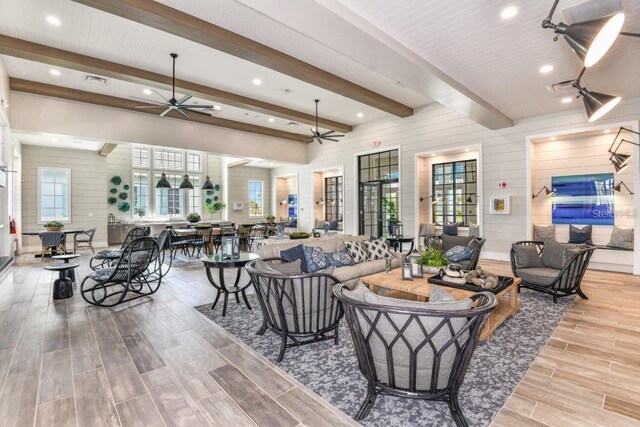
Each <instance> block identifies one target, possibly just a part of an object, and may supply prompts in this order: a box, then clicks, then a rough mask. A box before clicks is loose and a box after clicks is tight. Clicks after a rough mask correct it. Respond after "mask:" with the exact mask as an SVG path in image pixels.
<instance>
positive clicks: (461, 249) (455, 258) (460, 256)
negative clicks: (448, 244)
mask: <svg viewBox="0 0 640 427" xmlns="http://www.w3.org/2000/svg"><path fill="white" fill-rule="evenodd" d="M471 255H473V249H471V248H470V247H469V246H454V247H453V248H451V249H449V250H448V251H446V252H445V253H443V254H442V256H443V257H445V258H446V259H448V260H449V261H451V262H460V261H464V260H466V259H469V258H471Z"/></svg>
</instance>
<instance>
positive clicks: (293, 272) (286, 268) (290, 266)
mask: <svg viewBox="0 0 640 427" xmlns="http://www.w3.org/2000/svg"><path fill="white" fill-rule="evenodd" d="M271 268H273V269H274V270H277V271H278V272H279V273H280V274H284V275H288V276H297V275H299V274H303V273H302V260H300V259H297V260H295V261H292V262H281V263H275V262H274V263H273V264H271Z"/></svg>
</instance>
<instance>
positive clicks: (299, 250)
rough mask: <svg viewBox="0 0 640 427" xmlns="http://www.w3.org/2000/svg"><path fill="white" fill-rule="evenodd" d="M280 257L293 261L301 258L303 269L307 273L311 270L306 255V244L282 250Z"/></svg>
mask: <svg viewBox="0 0 640 427" xmlns="http://www.w3.org/2000/svg"><path fill="white" fill-rule="evenodd" d="M280 258H282V259H283V260H285V261H287V262H293V261H295V260H297V259H299V260H300V261H301V266H300V267H301V268H302V271H303V272H305V273H307V272H308V271H309V270H308V267H307V259H306V258H305V256H304V246H303V245H302V244H299V245H296V246H294V247H292V248H289V249H285V250H282V251H280Z"/></svg>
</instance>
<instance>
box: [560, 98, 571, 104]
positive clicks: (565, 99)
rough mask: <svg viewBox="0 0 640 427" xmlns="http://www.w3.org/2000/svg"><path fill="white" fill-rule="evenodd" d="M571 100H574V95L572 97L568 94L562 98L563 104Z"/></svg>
mask: <svg viewBox="0 0 640 427" xmlns="http://www.w3.org/2000/svg"><path fill="white" fill-rule="evenodd" d="M571 101H573V98H572V97H570V96H567V97H566V98H562V103H563V104H568V103H570V102H571Z"/></svg>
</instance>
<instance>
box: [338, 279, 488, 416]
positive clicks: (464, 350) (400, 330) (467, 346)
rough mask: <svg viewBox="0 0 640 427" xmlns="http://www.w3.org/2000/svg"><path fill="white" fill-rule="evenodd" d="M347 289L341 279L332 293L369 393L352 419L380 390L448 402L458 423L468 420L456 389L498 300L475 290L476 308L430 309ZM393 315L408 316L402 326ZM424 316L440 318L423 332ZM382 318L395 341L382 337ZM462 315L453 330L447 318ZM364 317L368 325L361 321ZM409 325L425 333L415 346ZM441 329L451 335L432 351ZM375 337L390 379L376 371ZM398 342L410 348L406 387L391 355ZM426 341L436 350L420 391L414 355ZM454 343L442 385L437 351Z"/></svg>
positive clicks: (365, 409) (369, 405) (363, 413)
mask: <svg viewBox="0 0 640 427" xmlns="http://www.w3.org/2000/svg"><path fill="white" fill-rule="evenodd" d="M345 288H346V286H345V285H344V284H339V285H337V286H336V287H335V288H334V290H333V292H334V294H335V296H336V297H337V298H338V299H339V300H340V302H341V303H342V305H343V307H344V310H345V315H346V318H347V323H348V325H349V330H350V332H351V338H352V339H353V344H354V347H355V350H356V355H357V357H358V366H359V368H360V372H361V373H362V375H364V377H365V378H366V380H367V394H366V397H365V399H364V402H363V403H362V405H361V407H360V409H359V410H358V412H357V414H356V416H355V420H356V421H360V420H362V419H364V418H365V417H367V415H369V413H370V412H371V409H372V408H373V405H374V403H375V400H376V397H377V396H378V395H379V394H387V395H391V396H396V397H405V398H411V399H420V400H431V401H442V402H446V403H447V404H448V405H449V410H450V411H451V415H452V417H453V419H454V421H455V423H456V425H457V426H467V425H468V424H467V421H466V420H465V418H464V415H463V414H462V410H461V409H460V405H459V403H458V392H459V390H460V387H461V385H462V383H463V381H464V376H465V374H466V372H467V368H468V367H469V362H470V361H471V357H472V356H473V353H474V351H475V348H476V345H477V343H478V340H479V337H480V332H481V331H482V327H483V326H484V324H485V322H486V320H487V318H488V317H489V315H490V314H491V313H492V312H493V310H495V308H496V307H497V305H498V299H497V298H496V296H495V295H493V294H491V293H489V292H480V293H477V294H475V295H473V296H472V297H471V299H472V300H473V302H474V307H472V308H470V309H468V310H433V309H430V308H426V307H425V308H424V309H417V308H405V307H391V306H386V305H376V304H370V303H367V302H360V301H357V300H354V299H352V298H348V297H346V296H345V295H344V294H343V291H344V289H345ZM367 313H371V314H372V316H369V315H367ZM393 314H397V315H404V316H408V317H407V320H406V321H405V322H404V323H403V324H402V325H396V324H395V323H394V321H393V320H392V319H391V317H390V315H393ZM370 317H372V318H373V320H371V318H370ZM423 318H438V319H442V320H441V321H440V323H439V324H438V326H437V327H436V328H434V329H433V330H431V331H427V328H426V327H425V326H424V324H423V323H422V319H423ZM381 319H386V320H387V322H389V324H391V325H393V329H394V330H395V332H396V333H397V335H396V336H395V337H394V339H393V340H391V341H389V340H386V339H385V338H384V336H383V335H382V333H381V332H380V331H379V330H378V329H377V327H378V325H379V324H380V320H381ZM463 319H466V324H464V326H461V327H459V329H458V331H457V332H456V333H454V332H455V330H454V327H453V326H452V323H451V322H452V321H453V320H463ZM363 320H364V321H365V322H366V324H363V323H362V322H363ZM411 324H414V325H419V327H420V328H421V331H422V333H423V334H424V335H425V338H424V340H422V341H421V342H420V343H419V344H418V345H416V346H415V347H413V348H412V346H411V345H410V344H409V341H408V340H407V338H406V337H405V336H404V335H403V334H404V333H405V332H406V331H407V329H408V328H409V326H410V325H411ZM365 328H366V329H368V332H367V333H365ZM443 329H444V330H446V329H448V330H449V331H450V332H451V334H452V337H451V338H450V339H449V340H448V341H447V342H446V343H445V344H443V345H442V346H441V348H440V349H439V350H437V351H436V348H435V346H434V344H433V342H432V339H433V337H434V336H435V335H436V334H438V333H439V332H440V331H441V330H443ZM465 334H468V336H467V338H466V340H464V342H463V343H462V344H460V342H459V341H460V339H461V338H463V335H465ZM374 336H375V337H377V338H378V339H379V340H380V341H381V342H382V344H383V345H384V347H385V350H386V355H387V371H388V372H387V374H388V378H384V379H383V378H378V376H377V373H376V368H375V365H374V360H373V355H372V350H371V346H370V341H371V338H372V337H374ZM398 343H399V345H404V346H405V348H408V349H409V352H410V356H409V359H410V360H409V372H408V377H409V387H408V388H400V387H398V386H396V373H395V366H394V365H393V360H396V359H394V349H395V348H398V347H396V344H398ZM427 346H430V347H431V349H433V352H434V353H435V355H434V360H433V369H432V376H431V381H430V385H429V388H428V389H427V390H421V389H419V388H418V386H417V374H418V367H417V366H418V364H417V358H418V355H419V352H420V350H421V349H423V348H429V347H427ZM452 346H455V348H456V356H455V359H454V362H453V365H452V369H451V373H450V375H449V378H448V380H447V385H446V387H438V382H439V376H440V375H439V373H440V366H441V356H442V354H443V353H444V352H445V351H446V350H448V349H449V348H451V347H452ZM396 356H397V355H396Z"/></svg>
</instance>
